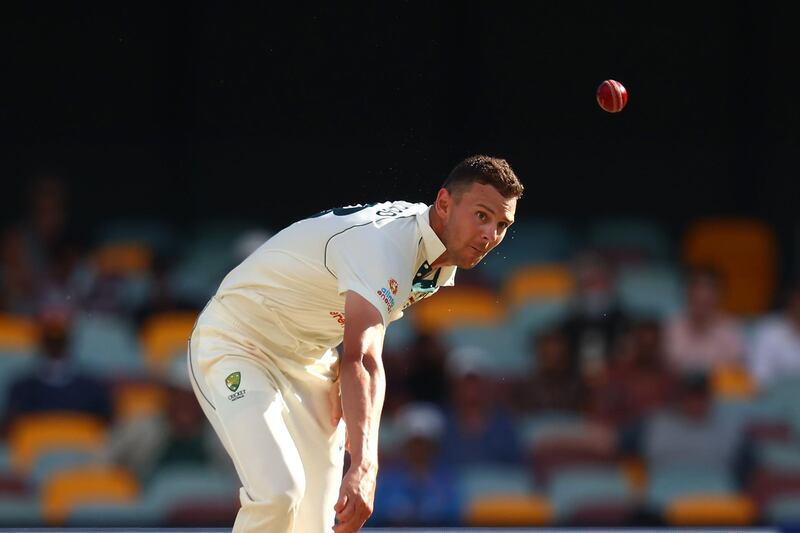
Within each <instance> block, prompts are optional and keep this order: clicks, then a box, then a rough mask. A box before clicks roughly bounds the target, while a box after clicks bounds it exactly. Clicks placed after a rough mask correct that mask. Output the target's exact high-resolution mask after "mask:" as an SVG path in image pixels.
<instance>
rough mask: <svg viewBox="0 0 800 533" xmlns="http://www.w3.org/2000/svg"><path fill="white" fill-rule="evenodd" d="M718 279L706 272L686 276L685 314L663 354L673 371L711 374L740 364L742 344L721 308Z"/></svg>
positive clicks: (671, 331) (672, 324)
mask: <svg viewBox="0 0 800 533" xmlns="http://www.w3.org/2000/svg"><path fill="white" fill-rule="evenodd" d="M720 283H721V280H720V277H719V274H718V273H717V272H716V271H715V270H713V269H709V268H695V269H693V270H692V271H691V272H690V273H689V279H688V285H687V306H686V310H685V311H684V312H683V313H681V314H679V315H678V316H676V317H675V318H674V319H673V320H672V321H671V322H670V323H669V325H668V327H667V332H666V339H665V342H666V354H667V359H668V361H669V364H670V366H671V367H672V368H674V369H675V370H676V371H679V372H683V371H689V370H702V371H711V370H713V369H715V368H719V367H723V366H737V365H740V364H742V362H743V361H742V356H743V355H744V341H743V338H742V335H741V332H740V331H739V327H738V325H737V324H736V322H734V320H733V319H731V318H730V317H728V316H726V315H725V313H724V312H723V311H722V309H721V308H720V288H721V287H720Z"/></svg>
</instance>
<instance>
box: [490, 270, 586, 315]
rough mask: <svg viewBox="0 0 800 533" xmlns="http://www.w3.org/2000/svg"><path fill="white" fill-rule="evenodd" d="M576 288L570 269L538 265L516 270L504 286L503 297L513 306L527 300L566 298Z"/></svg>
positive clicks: (522, 303)
mask: <svg viewBox="0 0 800 533" xmlns="http://www.w3.org/2000/svg"><path fill="white" fill-rule="evenodd" d="M574 289H575V280H574V278H573V276H572V273H571V272H570V270H569V269H568V268H566V267H564V266H562V265H556V264H551V265H537V266H530V267H525V268H522V269H520V270H517V271H516V272H514V273H513V274H512V275H511V276H510V277H509V278H508V280H507V281H506V283H505V284H504V286H503V297H504V299H505V300H506V301H507V302H508V303H509V304H510V305H512V306H514V307H518V306H521V305H524V304H525V303H526V302H527V301H529V300H533V299H537V298H546V299H566V298H569V297H570V296H571V295H572V292H573V290H574Z"/></svg>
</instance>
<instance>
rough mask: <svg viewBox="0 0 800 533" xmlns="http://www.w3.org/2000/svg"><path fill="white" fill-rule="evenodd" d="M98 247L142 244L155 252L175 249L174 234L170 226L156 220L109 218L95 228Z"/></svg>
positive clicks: (166, 252) (95, 240)
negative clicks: (109, 219)
mask: <svg viewBox="0 0 800 533" xmlns="http://www.w3.org/2000/svg"><path fill="white" fill-rule="evenodd" d="M94 242H95V243H96V245H97V246H98V247H102V246H105V245H117V244H138V245H143V246H145V247H147V248H149V249H151V250H153V252H155V253H156V254H170V253H174V251H175V248H174V246H175V242H176V235H175V232H174V231H173V230H172V228H171V227H170V226H169V225H167V224H165V223H163V222H158V221H156V220H151V219H142V220H111V221H108V222H107V223H105V224H103V225H101V226H99V227H98V228H96V229H95V235H94Z"/></svg>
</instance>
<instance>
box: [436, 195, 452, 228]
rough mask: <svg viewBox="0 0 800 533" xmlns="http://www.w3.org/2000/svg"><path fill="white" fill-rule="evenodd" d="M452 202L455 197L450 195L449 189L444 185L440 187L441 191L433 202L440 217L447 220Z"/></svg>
mask: <svg viewBox="0 0 800 533" xmlns="http://www.w3.org/2000/svg"><path fill="white" fill-rule="evenodd" d="M452 203H453V197H452V196H450V193H449V192H447V189H445V188H444V187H443V188H441V189H439V193H438V194H437V195H436V202H435V203H434V204H433V207H434V208H435V209H436V214H437V215H439V218H441V219H442V220H447V217H448V216H449V215H450V209H451V207H452Z"/></svg>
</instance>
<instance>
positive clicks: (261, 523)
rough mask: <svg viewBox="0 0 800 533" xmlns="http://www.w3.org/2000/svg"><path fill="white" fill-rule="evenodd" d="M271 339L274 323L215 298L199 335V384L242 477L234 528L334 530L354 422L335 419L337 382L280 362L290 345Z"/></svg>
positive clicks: (195, 339) (193, 374) (193, 356)
mask: <svg viewBox="0 0 800 533" xmlns="http://www.w3.org/2000/svg"><path fill="white" fill-rule="evenodd" d="M275 334H276V338H281V336H282V335H284V333H282V332H280V331H276V332H275ZM269 338H270V331H269V330H267V331H263V332H262V333H261V334H260V335H255V336H254V335H253V332H252V331H246V329H245V327H244V326H242V325H241V324H239V323H237V322H236V320H235V318H232V315H231V314H230V313H229V312H228V311H227V310H226V309H225V308H224V307H222V306H221V305H220V304H219V302H216V301H215V300H212V301H211V303H209V305H208V306H206V309H205V310H204V311H203V313H202V314H201V316H200V318H198V321H197V324H196V325H195V328H194V331H193V332H192V337H191V339H190V341H189V354H188V365H189V369H188V370H189V376H190V378H191V381H192V388H193V389H194V393H195V395H196V396H197V400H198V401H199V402H200V405H201V406H202V408H203V411H204V412H205V415H206V417H207V418H208V420H209V421H210V422H211V425H212V426H213V428H214V430H215V431H216V433H217V435H218V436H219V438H220V440H221V441H222V444H223V445H224V446H225V449H226V450H227V452H228V454H229V455H230V457H231V459H232V460H233V464H234V466H235V467H236V471H237V473H238V475H239V479H240V480H241V483H242V487H241V488H240V489H239V499H240V501H241V508H240V509H239V513H238V514H237V516H236V522H235V524H234V526H233V531H234V532H235V533H244V532H256V531H257V532H259V533H321V532H323V531H330V530H331V528H332V527H333V525H334V517H335V511H334V509H333V506H334V505H335V504H336V500H337V498H338V496H339V488H340V486H341V479H342V468H343V461H344V450H343V447H344V438H345V432H344V423H343V422H341V421H340V423H339V426H338V427H333V425H332V424H331V421H330V411H331V407H330V400H329V396H328V394H329V391H330V388H331V387H332V386H333V384H332V383H331V380H330V379H327V378H324V377H322V376H319V375H315V374H312V373H309V372H301V371H298V372H292V371H291V370H290V371H286V370H285V369H284V370H281V369H279V368H278V365H277V364H276V363H275V361H276V358H277V357H280V356H281V353H280V350H281V349H282V348H285V347H281V346H279V345H274V346H270V345H269V344H266V342H268V341H267V340H266V339H269ZM254 339H257V341H255V342H254Z"/></svg>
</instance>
